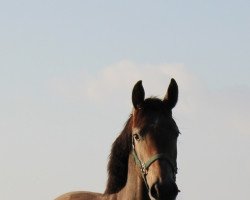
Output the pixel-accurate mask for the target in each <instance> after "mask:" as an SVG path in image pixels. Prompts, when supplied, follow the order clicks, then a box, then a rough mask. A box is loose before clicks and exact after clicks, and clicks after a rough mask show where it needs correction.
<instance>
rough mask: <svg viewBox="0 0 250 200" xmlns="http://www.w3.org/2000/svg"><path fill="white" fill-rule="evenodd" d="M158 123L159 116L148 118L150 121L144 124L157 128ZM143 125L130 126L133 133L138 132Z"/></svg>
mask: <svg viewBox="0 0 250 200" xmlns="http://www.w3.org/2000/svg"><path fill="white" fill-rule="evenodd" d="M159 124H160V117H158V116H157V117H155V118H154V119H153V120H150V122H147V123H145V126H148V127H152V128H157V127H158V126H159ZM142 128H143V127H139V126H135V127H133V128H132V132H133V133H140V131H141V129H142Z"/></svg>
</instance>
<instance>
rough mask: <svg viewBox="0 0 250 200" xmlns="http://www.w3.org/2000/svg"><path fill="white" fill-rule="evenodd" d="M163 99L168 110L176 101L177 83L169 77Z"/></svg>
mask: <svg viewBox="0 0 250 200" xmlns="http://www.w3.org/2000/svg"><path fill="white" fill-rule="evenodd" d="M163 101H164V102H166V104H167V106H168V108H169V109H170V110H171V109H173V108H174V107H175V105H176V103H177V101H178V85H177V83H176V81H175V80H174V79H173V78H172V79H171V82H170V84H169V86H168V91H167V94H166V95H165V97H164V99H163Z"/></svg>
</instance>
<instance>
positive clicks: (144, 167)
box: [141, 163, 148, 175]
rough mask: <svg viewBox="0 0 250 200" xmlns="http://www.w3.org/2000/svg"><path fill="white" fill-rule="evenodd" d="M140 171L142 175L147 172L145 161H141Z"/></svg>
mask: <svg viewBox="0 0 250 200" xmlns="http://www.w3.org/2000/svg"><path fill="white" fill-rule="evenodd" d="M141 172H142V173H143V174H144V175H147V174H148V170H147V168H146V166H145V163H142V164H141Z"/></svg>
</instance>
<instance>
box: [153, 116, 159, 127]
mask: <svg viewBox="0 0 250 200" xmlns="http://www.w3.org/2000/svg"><path fill="white" fill-rule="evenodd" d="M159 121H160V119H159V117H157V118H156V119H155V121H154V122H153V123H152V126H153V127H157V126H158V124H159Z"/></svg>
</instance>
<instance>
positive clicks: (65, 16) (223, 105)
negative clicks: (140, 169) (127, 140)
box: [0, 0, 250, 200]
mask: <svg viewBox="0 0 250 200" xmlns="http://www.w3.org/2000/svg"><path fill="white" fill-rule="evenodd" d="M249 10H250V2H249V1H247V0H239V1H232V0H227V1H225V0H217V1H214V0H210V1H198V0H196V1H195V0H190V1H180V0H175V1H172V0H165V1H163V0H159V1H148V0H144V1H131V0H127V1H121V0H113V1H111V0H106V1H100V0H99V1H97V0H82V1H79V0H78V1H77V0H74V1H65V0H60V1H58V0H56V1H55V0H43V1H31V0H24V1H11V0H10V1H0V26H1V31H0V91H1V96H0V97H1V98H0V163H1V165H0V177H1V179H0V188H1V189H0V199H4V200H13V199H17V198H18V197H20V199H36V200H44V199H53V198H54V197H55V196H56V195H58V194H60V193H63V192H68V191H70V190H85V189H86V190H94V191H100V192H101V191H103V190H104V187H105V181H106V163H107V156H108V154H109V150H110V145H111V143H112V141H113V140H114V139H115V137H116V136H117V134H118V133H119V131H120V130H121V129H122V126H123V123H124V122H125V121H126V119H127V116H128V114H129V113H130V111H131V106H132V105H131V102H130V95H131V94H130V93H131V89H132V87H133V84H134V83H135V81H136V80H138V79H143V84H144V85H145V90H146V94H148V95H151V94H152V95H159V96H163V95H164V93H165V92H166V88H167V86H168V83H169V80H170V78H171V77H174V78H176V80H177V82H178V83H179V85H180V102H179V104H178V105H177V108H176V120H177V123H178V124H179V126H180V129H181V130H182V132H183V134H182V135H181V138H180V142H179V143H180V144H179V149H180V150H179V152H180V153H179V168H180V174H179V175H178V182H179V185H181V190H182V194H181V195H180V196H179V199H180V200H181V199H192V200H200V199H203V200H207V199H211V197H213V199H227V200H232V199H235V198H236V197H238V198H237V199H241V200H247V199H248V198H249V196H250V193H249V192H248V186H249V184H250V182H249V180H250V174H249V170H248V169H249V168H250V160H249V154H250V150H249V149H250V148H249V146H250V129H249V126H248V124H249V118H250V116H249V113H250V110H249V101H250V79H249V75H250V67H249V64H250V46H249V45H250V13H249ZM147 91H148V92H147ZM96 124H98V126H97V125H96ZM211 149H212V150H211ZM90 163H93V166H92V165H90ZM91 173H96V174H95V175H93V177H92V176H90V174H91ZM236 183H237V184H236ZM197 191H199V192H197ZM211 193H214V194H215V195H211ZM239 195H240V196H239ZM216 197H218V198H216Z"/></svg>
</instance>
